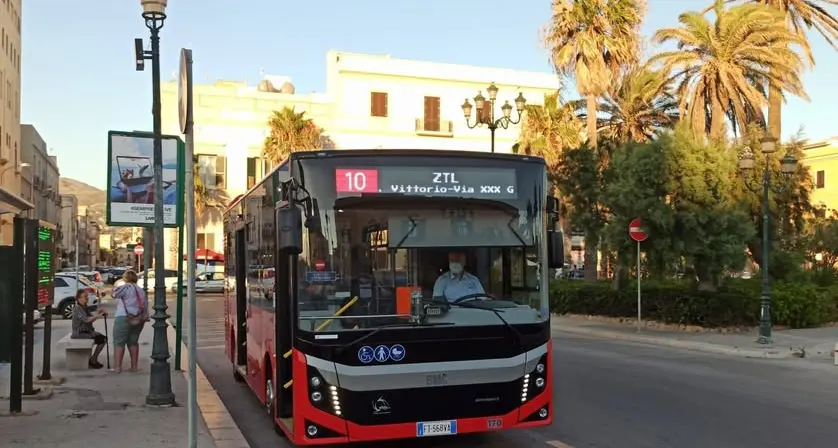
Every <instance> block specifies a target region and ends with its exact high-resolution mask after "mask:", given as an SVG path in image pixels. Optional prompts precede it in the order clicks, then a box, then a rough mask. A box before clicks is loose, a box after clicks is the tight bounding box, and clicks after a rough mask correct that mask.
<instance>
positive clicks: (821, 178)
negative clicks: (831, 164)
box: [815, 171, 826, 188]
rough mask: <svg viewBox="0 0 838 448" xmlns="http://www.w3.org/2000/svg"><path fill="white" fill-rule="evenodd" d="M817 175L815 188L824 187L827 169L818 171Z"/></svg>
mask: <svg viewBox="0 0 838 448" xmlns="http://www.w3.org/2000/svg"><path fill="white" fill-rule="evenodd" d="M816 177H817V179H816V180H815V188H824V186H825V185H826V171H818V172H817V174H816Z"/></svg>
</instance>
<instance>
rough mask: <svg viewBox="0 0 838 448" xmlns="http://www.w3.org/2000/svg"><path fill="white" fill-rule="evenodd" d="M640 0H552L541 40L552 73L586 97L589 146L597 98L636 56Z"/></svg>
mask: <svg viewBox="0 0 838 448" xmlns="http://www.w3.org/2000/svg"><path fill="white" fill-rule="evenodd" d="M645 4H646V2H645V0H573V1H571V0H553V16H552V18H551V21H550V23H549V24H548V25H547V29H546V34H545V38H544V40H545V44H546V45H547V47H548V49H549V51H550V58H551V62H552V63H553V66H554V67H555V69H556V72H557V73H559V74H560V75H562V76H567V77H570V76H572V77H573V78H575V80H576V88H577V90H578V91H579V95H580V96H582V97H583V98H584V99H585V101H586V106H587V110H588V113H587V117H588V119H587V134H588V146H589V147H590V148H592V149H596V146H597V145H596V143H597V121H596V107H597V98H598V97H599V96H600V95H602V94H603V93H605V92H606V91H607V90H608V87H609V86H610V85H611V81H612V79H613V78H614V76H615V75H616V74H617V73H618V72H619V70H620V69H621V68H622V67H623V65H625V64H627V63H630V62H632V61H634V60H636V59H637V56H638V54H639V49H640V37H639V36H640V32H639V28H640V24H641V22H642V20H643V15H644V13H645Z"/></svg>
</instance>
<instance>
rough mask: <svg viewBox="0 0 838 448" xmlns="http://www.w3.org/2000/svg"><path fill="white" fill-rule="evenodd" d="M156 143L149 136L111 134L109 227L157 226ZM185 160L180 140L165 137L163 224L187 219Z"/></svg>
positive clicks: (134, 133) (108, 197) (179, 222)
mask: <svg viewBox="0 0 838 448" xmlns="http://www.w3.org/2000/svg"><path fill="white" fill-rule="evenodd" d="M153 150H154V139H153V137H152V134H150V133H146V132H119V131H110V132H108V176H107V179H108V186H107V189H106V191H107V204H106V206H107V210H106V215H107V219H106V221H107V224H108V225H109V226H128V227H150V226H152V225H154V164H153V157H152V156H153ZM183 158H184V146H183V142H182V141H181V140H180V138H178V137H175V136H170V135H164V136H163V222H164V224H165V226H166V227H176V226H179V225H180V224H181V223H182V218H183Z"/></svg>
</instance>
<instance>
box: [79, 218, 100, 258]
mask: <svg viewBox="0 0 838 448" xmlns="http://www.w3.org/2000/svg"><path fill="white" fill-rule="evenodd" d="M78 210H79V222H78V229H79V232H78V238H79V265H80V266H81V265H87V266H90V267H91V268H93V267H96V265H97V264H98V263H99V223H97V222H96V220H95V219H94V218H93V217H92V216H88V214H87V207H84V206H81V207H79V209H78Z"/></svg>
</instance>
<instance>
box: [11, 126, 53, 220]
mask: <svg viewBox="0 0 838 448" xmlns="http://www.w3.org/2000/svg"><path fill="white" fill-rule="evenodd" d="M20 141H21V145H20V162H21V164H23V166H24V168H23V174H24V176H23V178H22V179H21V185H20V195H21V196H22V197H23V198H25V199H26V200H28V201H29V202H31V203H32V204H34V205H35V208H34V209H33V210H31V211H30V217H33V218H37V219H40V220H42V221H47V222H51V223H53V224H57V223H58V222H59V221H60V215H61V212H60V210H61V197H60V194H59V192H58V179H59V177H60V174H59V171H58V159H57V158H56V157H55V156H51V155H49V153H48V152H47V143H46V142H45V141H44V139H43V138H42V137H41V134H39V133H38V130H37V129H35V126H32V125H31V124H24V125H21V126H20Z"/></svg>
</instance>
